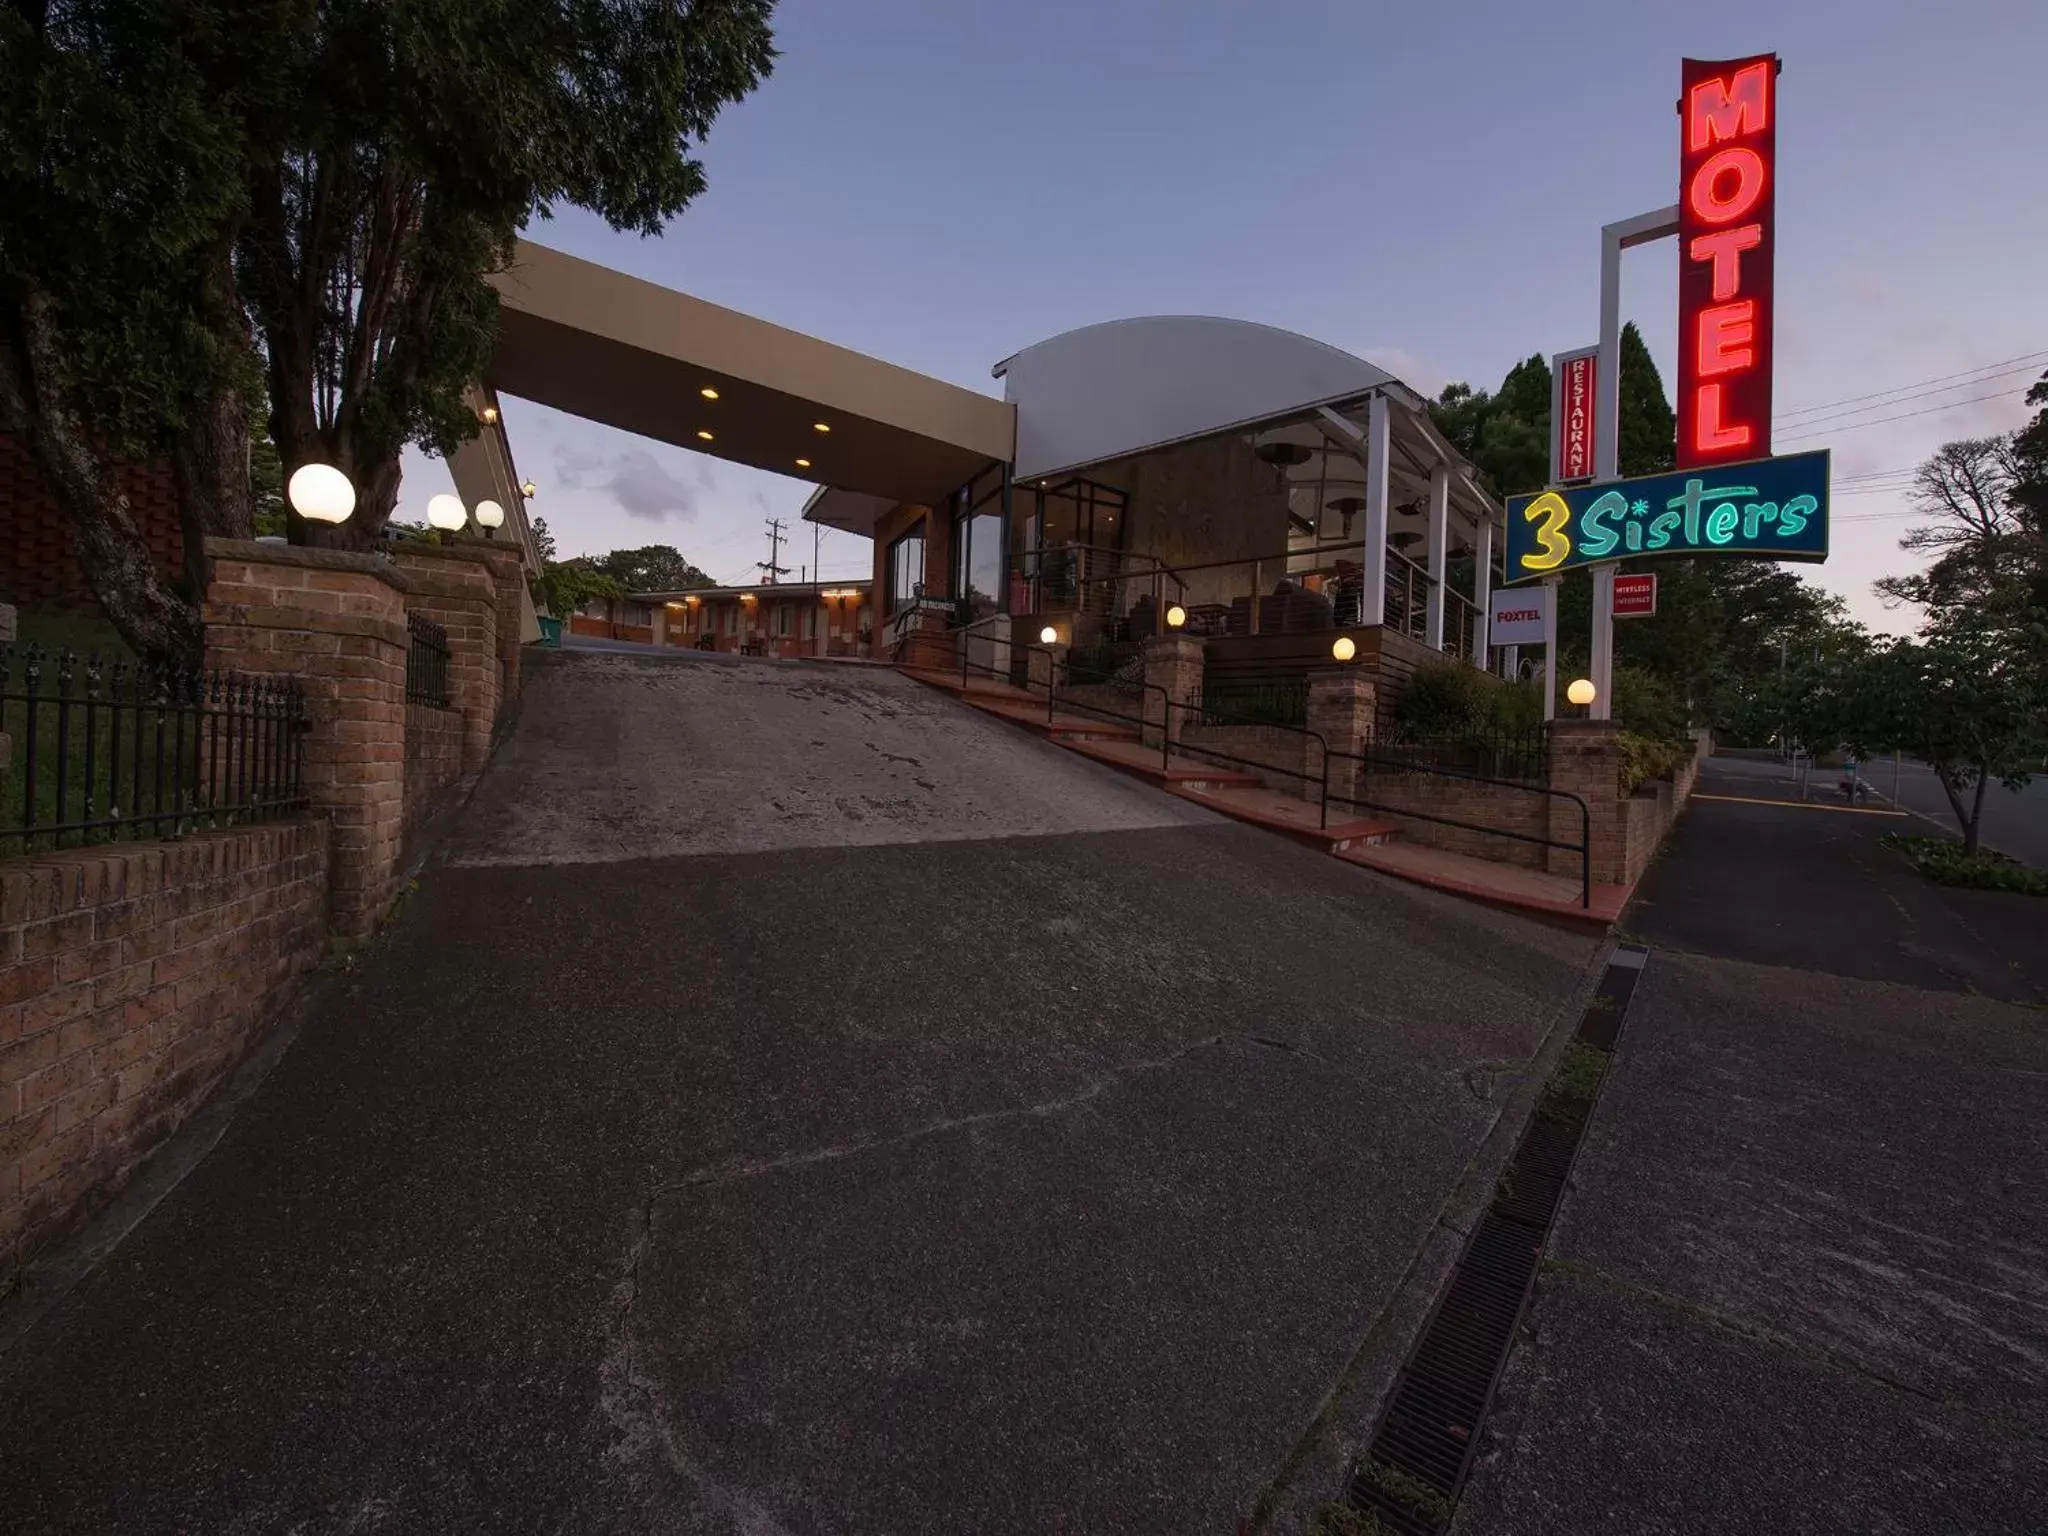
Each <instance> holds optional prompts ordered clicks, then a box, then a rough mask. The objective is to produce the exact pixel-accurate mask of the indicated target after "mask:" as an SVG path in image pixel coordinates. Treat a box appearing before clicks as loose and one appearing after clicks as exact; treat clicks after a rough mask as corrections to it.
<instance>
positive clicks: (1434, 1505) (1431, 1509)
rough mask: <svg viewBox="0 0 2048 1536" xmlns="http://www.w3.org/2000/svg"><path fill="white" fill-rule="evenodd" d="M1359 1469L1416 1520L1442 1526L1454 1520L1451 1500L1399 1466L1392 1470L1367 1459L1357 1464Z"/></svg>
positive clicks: (1382, 1463)
mask: <svg viewBox="0 0 2048 1536" xmlns="http://www.w3.org/2000/svg"><path fill="white" fill-rule="evenodd" d="M1358 1470H1359V1471H1360V1473H1362V1474H1363V1475H1364V1477H1365V1480H1366V1481H1367V1482H1369V1483H1371V1484H1372V1485H1373V1487H1375V1488H1377V1489H1378V1490H1379V1491H1380V1493H1381V1494H1382V1495H1383V1496H1384V1497H1386V1498H1387V1499H1389V1500H1390V1501H1392V1502H1393V1503H1395V1504H1398V1505H1400V1506H1401V1507H1402V1508H1403V1509H1405V1510H1407V1511H1408V1512H1409V1513H1410V1514H1412V1515H1413V1516H1415V1518H1416V1519H1418V1520H1422V1521H1426V1522H1427V1523H1428V1524H1430V1525H1442V1524H1443V1523H1444V1522H1445V1521H1447V1520H1449V1519H1450V1518H1451V1501H1450V1500H1449V1499H1447V1498H1445V1497H1444V1496H1443V1495H1442V1494H1440V1493H1438V1492H1437V1491H1436V1490H1435V1489H1434V1488H1432V1487H1430V1486H1429V1484H1427V1483H1425V1482H1423V1481H1422V1480H1421V1479H1420V1478H1414V1477H1410V1476H1409V1475H1408V1474H1407V1473H1406V1472H1403V1471H1402V1470H1401V1469H1400V1468H1399V1467H1390V1466H1388V1465H1387V1464H1386V1463H1385V1462H1383V1461H1381V1460H1379V1459H1378V1458H1376V1457H1372V1456H1368V1457H1366V1458H1365V1459H1364V1460H1363V1461H1361V1462H1360V1463H1359V1464H1358Z"/></svg>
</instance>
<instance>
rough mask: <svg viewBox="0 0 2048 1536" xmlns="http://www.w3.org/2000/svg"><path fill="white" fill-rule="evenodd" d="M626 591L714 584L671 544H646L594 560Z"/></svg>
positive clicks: (675, 589)
mask: <svg viewBox="0 0 2048 1536" xmlns="http://www.w3.org/2000/svg"><path fill="white" fill-rule="evenodd" d="M589 563H590V566H591V568H592V569H594V570H598V571H602V572H603V573H604V574H605V575H607V576H609V577H611V578H612V579H613V580H614V581H616V582H617V583H618V584H619V586H620V588H621V589H622V590H623V591H626V592H681V591H685V590H687V589H689V588H691V587H715V586H717V585H718V583H717V582H716V581H714V580H713V579H712V578H711V577H710V576H708V575H706V574H705V573H704V572H703V571H701V570H699V569H698V568H697V567H696V566H694V565H692V564H691V563H690V562H689V561H688V560H686V559H684V558H683V552H682V551H681V550H679V549H677V548H676V547H675V546H674V545H671V544H644V545H642V546H641V547H640V548H638V549H615V550H613V551H612V552H611V553H610V554H606V555H599V556H597V557H596V558H595V559H593V560H591V561H590V562H589Z"/></svg>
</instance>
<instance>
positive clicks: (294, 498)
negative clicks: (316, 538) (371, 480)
mask: <svg viewBox="0 0 2048 1536" xmlns="http://www.w3.org/2000/svg"><path fill="white" fill-rule="evenodd" d="M285 495H286V496H288V497H290V498H291V504H292V510H293V511H294V512H296V513H298V514H299V516H301V517H303V518H304V519H305V520H306V521H307V522H309V523H345V522H347V521H348V520H349V514H350V513H352V512H354V511H355V509H356V488H355V487H354V486H353V485H351V484H350V483H349V478H348V476H347V475H344V474H343V473H342V472H341V471H340V470H338V469H336V468H335V467H334V466H333V465H332V464H301V465H300V466H299V467H298V468H297V469H295V470H293V471H292V478H291V482H290V484H288V485H287V486H286V487H285Z"/></svg>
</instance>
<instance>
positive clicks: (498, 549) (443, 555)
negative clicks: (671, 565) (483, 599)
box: [394, 539, 567, 729]
mask: <svg viewBox="0 0 2048 1536" xmlns="http://www.w3.org/2000/svg"><path fill="white" fill-rule="evenodd" d="M394 558H395V559H397V560H400V561H402V562H403V563H404V565H405V566H406V568H407V569H410V570H426V569H428V568H429V565H430V562H439V563H440V568H442V569H448V570H458V571H467V570H477V569H481V570H482V571H483V572H484V573H485V574H486V575H487V577H488V578H489V580H490V583H491V589H492V591H493V592H494V593H495V595H496V598H497V610H498V611H497V617H496V619H495V626H496V629H497V647H498V716H497V718H496V719H495V720H494V722H493V728H494V729H495V727H496V726H497V725H501V724H503V723H504V706H505V705H507V704H509V703H511V702H512V700H513V699H515V698H517V697H518V695H519V646H520V640H519V635H520V627H519V626H520V619H521V617H522V607H523V604H524V601H525V597H526V568H525V566H523V565H522V564H521V563H520V560H519V551H518V550H517V549H515V548H513V547H512V546H511V545H509V544H499V543H491V542H487V541H486V540H483V539H458V540H456V541H455V542H453V543H450V544H426V543H420V542H407V543H404V544H400V545H397V546H395V550H394ZM566 622H567V621H566V620H565V621H564V623H565V624H566Z"/></svg>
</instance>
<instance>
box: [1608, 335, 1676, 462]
mask: <svg viewBox="0 0 2048 1536" xmlns="http://www.w3.org/2000/svg"><path fill="white" fill-rule="evenodd" d="M1620 393H1621V441H1620V444H1619V447H1620V454H1619V459H1618V467H1619V468H1620V470H1621V472H1622V474H1624V475H1656V474H1661V473H1663V472H1664V471H1665V470H1667V469H1670V468H1671V467H1672V466H1673V465H1674V464H1675V463H1676V462H1677V459H1678V416H1677V413H1676V412H1674V411H1673V410H1672V409H1671V398H1670V396H1668V395H1666V394H1665V393H1664V377H1663V375H1662V374H1660V373H1658V371H1657V360H1656V359H1655V358H1654V357H1652V356H1650V348H1649V346H1648V345H1647V344H1646V343H1645V342H1644V341H1643V333H1642V332H1641V331H1639V330H1637V329H1636V323H1635V321H1633V320H1631V321H1629V323H1628V324H1627V325H1624V326H1623V327H1622V328H1621V391H1620Z"/></svg>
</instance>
